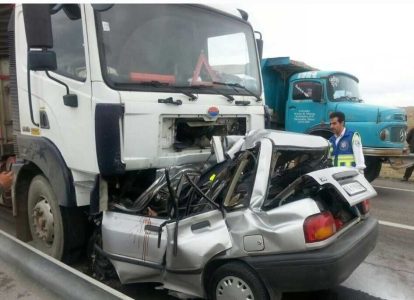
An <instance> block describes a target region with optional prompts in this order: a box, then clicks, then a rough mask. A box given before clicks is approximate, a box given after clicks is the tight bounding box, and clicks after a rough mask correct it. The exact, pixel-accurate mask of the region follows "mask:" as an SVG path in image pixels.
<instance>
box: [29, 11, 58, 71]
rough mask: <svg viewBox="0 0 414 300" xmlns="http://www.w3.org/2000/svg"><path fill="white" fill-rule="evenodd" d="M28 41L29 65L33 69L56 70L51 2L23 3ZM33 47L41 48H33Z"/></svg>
mask: <svg viewBox="0 0 414 300" xmlns="http://www.w3.org/2000/svg"><path fill="white" fill-rule="evenodd" d="M23 15H24V27H25V30H26V41H27V49H28V54H27V67H28V69H29V70H32V71H48V70H56V54H55V53H54V52H53V51H50V50H47V49H50V48H53V35H52V21H51V18H50V5H49V4H23ZM33 48H36V49H40V50H36V51H34V50H32V49H33Z"/></svg>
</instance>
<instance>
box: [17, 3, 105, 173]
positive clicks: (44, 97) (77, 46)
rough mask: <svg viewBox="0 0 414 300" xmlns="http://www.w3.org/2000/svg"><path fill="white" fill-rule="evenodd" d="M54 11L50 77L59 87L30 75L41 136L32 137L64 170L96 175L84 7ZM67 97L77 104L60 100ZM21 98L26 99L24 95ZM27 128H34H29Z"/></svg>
mask: <svg viewBox="0 0 414 300" xmlns="http://www.w3.org/2000/svg"><path fill="white" fill-rule="evenodd" d="M56 7H57V8H56V10H57V11H55V12H54V13H52V15H51V23H52V35H53V49H52V50H53V51H54V52H55V53H56V61H57V69H56V70H55V71H53V72H49V75H50V77H53V78H54V79H57V80H59V81H60V82H61V83H59V82H57V81H56V80H53V79H52V78H50V77H49V76H47V74H46V73H45V72H31V82H32V84H31V85H32V88H31V91H32V102H33V108H34V116H35V120H36V121H37V122H38V123H40V131H39V130H36V131H34V133H33V132H32V135H33V134H35V135H41V136H44V137H47V138H48V139H49V140H51V141H52V142H53V143H54V144H55V145H56V146H57V147H58V149H59V150H60V151H61V153H62V156H63V158H64V159H65V162H66V164H67V165H68V167H69V168H71V169H77V170H81V171H88V172H91V171H92V170H96V169H97V167H96V165H97V164H96V157H95V156H96V154H95V153H94V152H95V151H91V150H92V149H95V145H94V139H93V136H94V133H93V122H92V121H93V117H92V109H91V80H90V71H89V59H88V56H89V52H88V43H87V35H86V26H85V20H84V17H83V16H84V13H83V9H84V7H83V5H79V4H65V5H63V7H61V8H60V9H59V7H58V6H56ZM20 47H21V46H20ZM20 47H19V46H18V47H17V48H18V49H20ZM62 83H64V84H65V85H66V86H65V85H64V84H62ZM68 92H69V93H70V94H74V95H76V97H77V101H74V102H70V101H69V102H68V101H66V102H65V101H64V99H63V96H65V95H66V94H67V93H68ZM21 94H22V95H24V96H26V95H27V92H26V93H21ZM19 97H20V93H19ZM21 102H22V103H24V102H23V101H21ZM39 115H40V118H39V117H38V116H39ZM39 119H40V120H39ZM29 120H30V119H29ZM29 122H30V121H29ZM24 125H26V124H24ZM28 125H30V127H33V125H32V124H31V122H30V123H29V124H28Z"/></svg>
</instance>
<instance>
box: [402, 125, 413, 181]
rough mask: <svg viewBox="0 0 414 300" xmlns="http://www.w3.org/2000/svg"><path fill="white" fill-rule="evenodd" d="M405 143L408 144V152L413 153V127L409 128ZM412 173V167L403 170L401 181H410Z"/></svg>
mask: <svg viewBox="0 0 414 300" xmlns="http://www.w3.org/2000/svg"><path fill="white" fill-rule="evenodd" d="M407 143H408V146H409V147H410V152H411V153H414V127H413V128H411V129H410V131H409V132H408V135H407ZM413 171H414V165H412V166H411V167H408V168H407V169H406V170H405V174H404V177H403V179H402V180H403V181H408V179H410V177H411V175H412V174H413Z"/></svg>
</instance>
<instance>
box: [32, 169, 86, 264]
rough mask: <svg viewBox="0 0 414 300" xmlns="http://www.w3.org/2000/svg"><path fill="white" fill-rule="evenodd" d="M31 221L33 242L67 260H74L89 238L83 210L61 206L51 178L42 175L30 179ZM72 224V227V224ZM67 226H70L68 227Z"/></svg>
mask: <svg viewBox="0 0 414 300" xmlns="http://www.w3.org/2000/svg"><path fill="white" fill-rule="evenodd" d="M27 204H28V221H29V227H30V232H31V234H32V238H33V242H32V246H34V247H35V248H37V249H39V250H40V251H42V252H44V253H46V254H48V255H50V256H52V257H54V258H56V259H59V260H64V261H65V262H68V263H69V262H73V261H74V260H76V257H75V256H78V255H79V254H81V253H80V252H81V251H77V252H76V251H73V250H74V249H76V247H78V248H79V246H81V245H82V244H83V243H84V240H85V227H84V225H85V222H84V220H83V219H82V216H81V215H80V213H79V211H76V210H75V209H77V208H74V209H67V208H63V207H62V208H61V207H60V206H59V203H58V200H57V198H56V195H55V193H54V192H53V189H52V187H51V185H50V183H49V181H48V180H47V179H46V178H45V177H44V176H43V175H38V176H36V177H34V178H33V180H32V181H31V183H30V187H29V193H28V203H27ZM68 224H70V226H71V227H70V229H69V227H68V226H66V225H68ZM65 226H66V227H65Z"/></svg>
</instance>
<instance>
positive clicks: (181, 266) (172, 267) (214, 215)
mask: <svg viewBox="0 0 414 300" xmlns="http://www.w3.org/2000/svg"><path fill="white" fill-rule="evenodd" d="M166 227H167V239H168V245H167V254H166V267H167V271H198V270H201V269H202V268H203V267H204V266H205V264H206V263H207V262H208V261H209V260H210V259H211V258H212V257H213V256H215V255H216V254H218V253H220V252H222V251H225V250H227V249H229V248H231V246H232V243H231V238H230V234H229V231H228V229H227V226H226V223H225V221H224V218H223V214H222V212H221V211H220V210H218V209H215V210H211V211H208V212H203V213H200V214H198V215H192V216H188V217H186V218H184V219H182V220H179V222H178V224H177V223H175V222H174V223H169V224H167V226H166ZM176 231H177V235H176V238H175V233H176Z"/></svg>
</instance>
